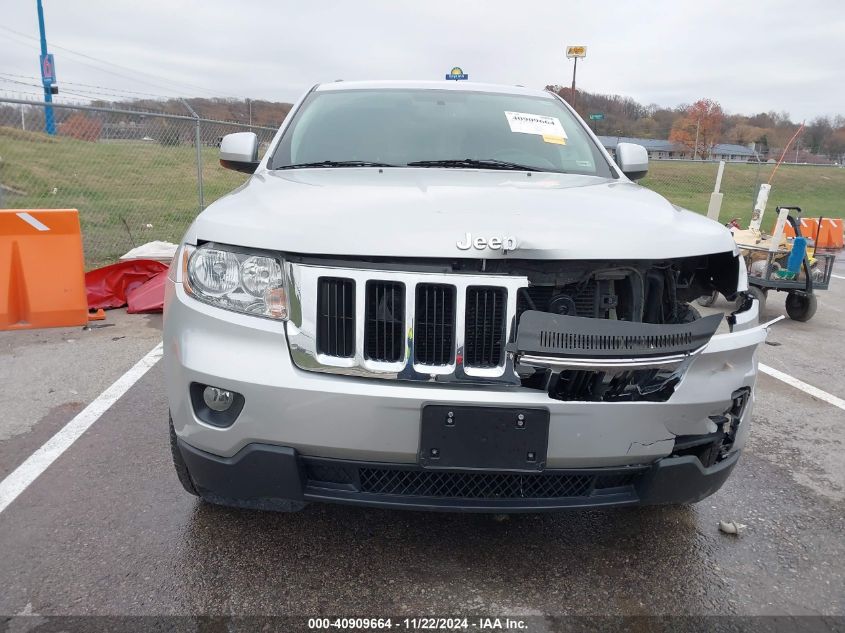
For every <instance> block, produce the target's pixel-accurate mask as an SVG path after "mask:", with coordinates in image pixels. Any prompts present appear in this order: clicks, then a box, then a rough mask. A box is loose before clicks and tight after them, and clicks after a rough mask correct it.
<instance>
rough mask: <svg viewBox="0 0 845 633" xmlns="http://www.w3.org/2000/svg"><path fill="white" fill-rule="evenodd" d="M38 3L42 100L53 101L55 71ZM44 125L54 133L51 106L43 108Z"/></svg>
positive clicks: (42, 14)
mask: <svg viewBox="0 0 845 633" xmlns="http://www.w3.org/2000/svg"><path fill="white" fill-rule="evenodd" d="M36 2H37V4H38V30H39V31H40V32H41V58H40V62H41V63H40V66H41V83H42V84H44V101H45V102H47V103H53V84H55V83H56V71H55V68H54V66H53V56H52V55H50V54H48V53H47V35H46V34H45V33H44V7H42V6H41V0H36ZM44 127H45V128H46V130H47V134H55V133H56V121H55V119H54V118H53V108H52V106H49V105H48V106H46V107H45V108H44Z"/></svg>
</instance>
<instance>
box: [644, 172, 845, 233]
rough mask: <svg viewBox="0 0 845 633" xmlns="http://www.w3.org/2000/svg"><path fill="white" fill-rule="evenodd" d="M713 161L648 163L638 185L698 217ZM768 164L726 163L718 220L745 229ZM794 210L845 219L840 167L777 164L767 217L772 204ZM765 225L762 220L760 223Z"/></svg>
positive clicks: (709, 184)
mask: <svg viewBox="0 0 845 633" xmlns="http://www.w3.org/2000/svg"><path fill="white" fill-rule="evenodd" d="M717 169H718V163H693V162H674V161H652V162H651V163H650V165H649V174H648V176H647V177H646V178H644V179H643V180H641V181H640V184H642V185H644V186H646V187H649V188H650V189H654V190H655V191H657V192H658V193H660V194H662V195H664V196H666V197H667V198H668V199H669V200H671V201H672V202H674V203H675V204H678V205H680V206H682V207H686V208H687V209H691V210H693V211H697V212H698V213H707V205H708V203H709V202H710V194H711V193H712V191H713V186H714V184H715V182H716V172H717ZM772 169H774V165H772V164H766V163H763V164H759V165H758V164H753V163H727V164H726V165H725V173H724V176H723V177H722V187H721V191H722V193H723V194H724V199H723V201H722V212H721V215H720V218H719V219H720V221H721V222H728V221H730V220H731V219H732V218H739V220H740V224H741V225H742V226H743V227H745V226H747V225H748V221H749V220H750V219H751V210H752V208H753V207H754V200H755V199H756V197H757V191H758V190H759V188H760V184H761V183H764V182H767V181H768V180H769V176H770V175H771V173H772ZM779 205H780V206H798V207H801V210H802V212H803V214H804V216H806V217H819V216H824V217H828V218H842V217H845V169H843V168H839V167H815V166H811V165H806V166H805V165H781V166H780V167H779V168H778V170H777V173H776V174H775V177H774V180H773V181H772V192H771V195H770V196H769V204H768V206H767V209H768V210H769V212H768V213H767V218H769V219H771V221H772V222H774V213H773V212H772V211H773V210H774V208H775V207H776V206H779ZM768 224H769V222H768V220H767V219H766V218H764V225H768Z"/></svg>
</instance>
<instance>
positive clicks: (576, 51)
mask: <svg viewBox="0 0 845 633" xmlns="http://www.w3.org/2000/svg"><path fill="white" fill-rule="evenodd" d="M586 56H587V47H586V46H567V47H566V57H567V59H572V58H573V57H576V58H577V57H586Z"/></svg>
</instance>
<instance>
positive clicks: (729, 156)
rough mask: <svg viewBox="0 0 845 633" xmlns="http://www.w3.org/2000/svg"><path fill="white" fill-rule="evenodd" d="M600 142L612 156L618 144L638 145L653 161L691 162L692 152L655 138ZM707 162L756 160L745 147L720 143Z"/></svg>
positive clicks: (606, 138)
mask: <svg viewBox="0 0 845 633" xmlns="http://www.w3.org/2000/svg"><path fill="white" fill-rule="evenodd" d="M598 138H599V141H601V144H602V145H604V147H605V149H606V150H607V151H608V152H610V154H611V155H612V156H614V157H615V156H616V144H617V143H636V144H637V145H642V146H643V147H645V148H646V151H647V152H648V157H649V158H650V159H652V160H673V159H674V160H691V159H692V150H690V148H688V147H686V146H685V145H681V144H680V143H673V142H672V141H669V140H663V139H654V138H635V137H629V136H599V137H598ZM706 159H707V160H724V161H732V162H747V161H749V160H754V152H753V151H752V150H751V149H749V148H747V147H745V146H744V145H735V144H732V143H718V144H716V145H714V146H713V150H712V152H711V153H710V155H709V156H707V157H706Z"/></svg>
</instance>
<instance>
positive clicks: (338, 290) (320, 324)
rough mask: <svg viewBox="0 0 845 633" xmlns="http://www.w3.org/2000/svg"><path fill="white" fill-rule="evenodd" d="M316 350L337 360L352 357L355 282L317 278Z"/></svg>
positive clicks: (353, 347) (334, 278) (353, 352)
mask: <svg viewBox="0 0 845 633" xmlns="http://www.w3.org/2000/svg"><path fill="white" fill-rule="evenodd" d="M317 351H318V352H320V353H321V354H325V355H327V356H337V357H340V358H352V356H354V354H355V281H354V280H352V279H343V278H340V277H320V280H319V282H318V284H317Z"/></svg>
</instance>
